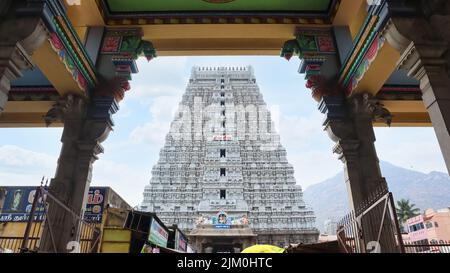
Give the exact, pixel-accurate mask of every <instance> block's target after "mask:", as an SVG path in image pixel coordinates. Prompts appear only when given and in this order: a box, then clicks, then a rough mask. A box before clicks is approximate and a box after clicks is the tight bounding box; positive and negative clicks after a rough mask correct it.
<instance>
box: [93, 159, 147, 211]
mask: <svg viewBox="0 0 450 273" xmlns="http://www.w3.org/2000/svg"><path fill="white" fill-rule="evenodd" d="M148 173H149V171H148V170H139V169H135V168H134V167H133V166H130V165H128V164H121V163H117V162H114V161H111V160H105V159H100V160H98V161H97V162H95V163H94V169H93V175H92V186H107V187H111V188H112V189H113V190H114V191H116V192H117V193H118V194H119V195H120V196H121V197H122V198H124V199H125V201H126V202H127V203H128V204H130V205H131V206H133V207H134V206H136V205H138V204H139V203H140V202H141V201H142V192H143V190H144V187H145V185H146V184H148V179H149V177H148Z"/></svg>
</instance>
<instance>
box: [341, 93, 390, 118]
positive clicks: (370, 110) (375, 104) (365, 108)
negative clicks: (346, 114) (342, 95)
mask: <svg viewBox="0 0 450 273" xmlns="http://www.w3.org/2000/svg"><path fill="white" fill-rule="evenodd" d="M349 100H350V102H351V107H350V108H351V113H352V115H353V118H357V117H360V116H369V117H370V118H371V120H372V121H382V122H384V123H386V124H387V125H388V126H391V123H392V114H391V112H389V110H388V109H386V108H384V105H383V104H382V103H380V102H379V100H377V99H375V98H374V97H373V95H371V94H369V93H362V94H355V95H353V96H352V97H351V98H349Z"/></svg>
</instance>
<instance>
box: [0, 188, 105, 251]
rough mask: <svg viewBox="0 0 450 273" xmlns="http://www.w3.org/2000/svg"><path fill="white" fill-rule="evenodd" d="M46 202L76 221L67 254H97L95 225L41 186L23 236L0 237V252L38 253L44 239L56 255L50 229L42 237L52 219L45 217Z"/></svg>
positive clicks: (97, 240)
mask: <svg viewBox="0 0 450 273" xmlns="http://www.w3.org/2000/svg"><path fill="white" fill-rule="evenodd" d="M49 203H50V204H51V205H52V206H58V207H59V208H60V209H63V210H64V211H66V212H69V213H70V214H71V215H72V217H73V218H74V219H75V224H74V225H76V226H74V230H76V232H77V234H75V235H74V238H76V239H75V240H74V241H73V244H71V245H70V246H68V248H70V247H71V249H68V252H73V253H93V252H97V249H98V245H99V240H100V229H99V228H97V227H96V226H95V225H94V224H91V223H88V222H86V221H84V220H83V219H82V217H80V216H79V215H77V214H76V213H75V212H73V211H72V210H71V209H70V208H68V207H67V206H66V205H65V204H64V203H63V202H61V201H60V200H58V199H57V198H56V197H55V196H54V195H53V194H51V193H50V192H49V191H48V189H47V188H46V187H44V186H40V187H37V189H36V193H35V195H34V199H33V204H32V207H31V211H30V213H29V217H28V222H27V225H26V228H25V232H24V235H23V237H0V252H13V253H19V252H40V247H41V244H42V242H43V240H50V241H51V243H52V245H53V251H51V252H57V251H56V247H55V243H54V234H53V232H52V230H51V228H49V230H50V232H49V233H48V237H47V236H45V235H44V234H43V230H44V228H45V226H46V225H48V226H50V227H51V223H52V219H51V218H52V217H50V216H49V214H48V207H49Z"/></svg>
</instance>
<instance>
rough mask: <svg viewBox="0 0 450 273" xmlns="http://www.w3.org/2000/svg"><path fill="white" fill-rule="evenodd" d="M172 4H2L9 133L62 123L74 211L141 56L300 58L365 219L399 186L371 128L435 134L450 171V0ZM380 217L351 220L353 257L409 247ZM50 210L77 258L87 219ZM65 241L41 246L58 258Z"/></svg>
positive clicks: (3, 104)
mask: <svg viewBox="0 0 450 273" xmlns="http://www.w3.org/2000/svg"><path fill="white" fill-rule="evenodd" d="M167 3H168V1H166V2H164V1H141V0H98V1H74V0H65V1H64V0H60V1H54V0H15V1H12V0H6V1H2V5H0V14H1V16H0V40H1V41H5V42H3V43H1V44H0V52H1V56H2V58H1V61H0V126H2V127H38V126H64V132H63V135H62V138H61V141H62V142H63V145H62V150H61V155H60V157H59V160H58V166H57V168H56V173H55V176H54V179H53V180H52V181H51V185H50V190H51V191H52V192H53V193H54V194H55V196H56V197H57V198H58V199H59V200H65V204H64V205H65V206H67V207H69V208H70V209H71V211H73V212H76V213H77V214H81V212H82V210H83V208H84V205H85V203H86V200H87V192H88V189H89V184H90V179H91V173H92V169H93V164H94V162H95V161H96V160H97V159H98V155H99V154H100V153H102V152H103V147H102V145H101V143H102V142H103V141H105V139H106V138H107V137H108V135H109V133H110V132H111V131H112V128H113V126H114V122H113V120H112V115H113V114H114V113H116V112H117V111H119V105H118V104H119V102H120V101H121V100H123V99H124V98H125V94H126V93H125V92H126V91H128V90H129V91H131V92H132V89H131V87H130V84H129V80H131V74H133V73H137V72H138V68H137V65H136V62H135V60H136V59H137V57H138V56H145V57H146V58H147V59H148V60H151V59H152V58H154V57H156V54H158V55H159V56H187V55H280V49H282V50H281V56H283V57H284V58H286V59H290V58H291V57H292V56H298V57H299V58H300V59H301V60H302V65H301V67H300V70H299V71H300V72H301V73H303V74H305V75H306V79H307V87H308V88H309V89H310V90H311V91H312V95H313V97H314V99H315V100H316V101H317V102H318V103H319V109H320V111H321V112H322V113H323V114H324V116H325V121H324V123H323V125H324V128H325V129H326V131H327V133H328V135H329V136H330V138H331V139H332V141H333V142H335V143H336V145H335V147H334V148H333V152H334V153H336V154H338V156H339V159H340V160H342V162H343V166H344V171H345V181H343V183H345V185H346V187H347V191H348V193H349V203H350V207H351V209H352V210H353V211H354V212H355V214H357V215H356V216H357V217H356V218H354V219H357V220H358V219H361V217H359V216H361V215H360V214H361V213H363V212H365V211H366V210H367V209H369V208H371V206H369V207H367V205H368V202H367V200H369V201H370V200H373V197H374V196H376V198H375V199H379V197H380V196H385V193H386V192H387V191H388V189H387V185H388V184H387V183H386V181H385V179H384V178H383V176H382V174H381V172H380V168H379V163H378V157H377V153H376V149H375V146H374V141H375V134H374V132H373V126H386V124H387V125H390V126H433V127H434V129H435V132H436V136H437V139H438V141H439V145H440V147H441V151H442V155H443V158H444V160H445V162H446V165H447V168H448V169H450V131H449V128H450V113H449V111H448V109H450V99H449V97H448V90H449V86H450V78H449V71H448V67H449V64H448V58H447V53H448V52H449V44H450V35H449V33H448V32H446V31H445V30H446V28H445V27H442V26H446V25H448V23H449V22H448V15H449V14H450V2H449V1H446V0H437V1H419V0H412V1H396V0H381V1H367V0H305V1H271V0H267V1H256V0H255V1H253V0H252V1H250V0H248V1H247V0H234V1H202V0H185V1H177V3H178V4H174V5H169V4H167ZM32 68H33V69H32ZM280 94H281V95H282V93H280ZM299 103H306V102H299ZM43 116H45V117H44V118H43ZM223 168H225V174H227V169H226V168H227V167H226V166H225V167H223ZM243 175H245V174H243ZM244 183H246V182H244ZM234 190H236V189H234ZM238 193H239V191H237V192H236V194H238ZM219 194H220V193H219ZM225 194H226V198H227V199H228V198H229V197H228V196H229V194H228V192H226V193H225ZM193 198H194V199H195V198H197V197H193ZM369 203H370V202H369ZM248 205H249V206H250V207H252V204H248ZM249 210H250V209H249ZM249 210H248V211H249ZM226 211H227V212H228V213H230V214H231V213H232V211H228V210H226ZM215 212H217V210H216V211H215ZM215 212H214V213H215ZM373 212H374V213H373V214H365V215H369V216H368V217H363V218H364V219H361V221H359V220H358V221H359V222H358V223H353V222H352V223H350V225H349V227H352V226H357V227H358V228H357V229H358V230H357V232H356V233H355V234H362V237H363V238H355V236H354V235H353V236H350V237H349V234H343V236H342V241H343V242H344V243H348V242H354V243H356V244H355V245H356V247H354V248H352V251H359V252H364V251H366V243H370V242H374V241H375V242H379V243H380V245H381V251H382V252H398V251H400V250H401V247H399V246H398V244H397V243H396V242H399V241H398V240H396V239H394V234H393V233H392V232H384V230H386V229H385V228H387V227H390V226H392V224H394V225H393V226H395V223H396V219H395V217H394V218H393V222H392V221H386V219H385V217H384V214H383V209H382V208H381V212H380V213H378V212H375V210H374V211H373ZM210 213H212V212H210ZM49 215H51V216H52V217H53V218H54V219H55V221H54V222H53V224H52V227H51V229H52V230H53V233H54V234H56V235H55V241H54V242H53V243H54V245H55V247H56V249H57V252H66V251H67V243H68V242H70V241H73V240H74V238H76V237H77V234H78V233H79V232H78V231H77V226H76V223H75V222H74V221H73V220H72V218H71V217H70V215H69V214H68V213H67V212H65V211H62V210H59V209H58V207H57V206H56V205H55V204H51V203H50V204H49ZM292 215H294V213H292ZM249 219H250V220H251V217H249ZM375 223H376V224H375ZM251 224H252V223H251ZM371 226H378V228H377V229H375V230H374V229H371ZM379 230H381V231H383V232H381V233H380V232H378V231H379ZM44 232H45V233H47V231H44ZM344 235H345V236H344ZM359 237H361V236H359ZM357 239H358V240H357ZM53 243H50V242H48V243H44V244H43V245H42V249H43V250H44V251H45V250H47V251H50V250H51V249H53V246H52V244H53Z"/></svg>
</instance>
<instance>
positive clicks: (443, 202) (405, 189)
mask: <svg viewBox="0 0 450 273" xmlns="http://www.w3.org/2000/svg"><path fill="white" fill-rule="evenodd" d="M380 166H381V170H382V174H383V176H384V177H385V178H386V180H387V182H388V186H389V190H390V191H391V192H392V193H393V195H394V199H395V201H397V200H400V199H402V198H404V199H410V200H411V202H412V203H413V204H415V205H416V206H417V207H418V208H420V209H421V210H422V211H423V210H425V209H427V208H433V209H440V208H446V207H450V177H449V176H448V174H446V173H442V172H430V173H428V174H425V173H422V172H418V171H413V170H408V169H405V168H402V167H398V166H395V165H393V164H391V163H388V162H380ZM304 199H305V201H306V202H307V204H308V205H309V206H311V207H312V208H313V209H314V212H315V215H316V226H317V227H318V228H319V229H320V230H323V228H324V226H323V222H324V221H325V220H327V219H335V220H339V219H341V217H342V216H344V215H345V214H347V213H348V212H349V208H348V199H347V190H346V188H345V182H344V173H343V172H340V173H338V174H337V175H336V176H334V177H332V178H330V179H327V180H325V181H323V182H320V183H318V184H315V185H312V186H310V187H308V188H307V189H306V190H305V191H304Z"/></svg>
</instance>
